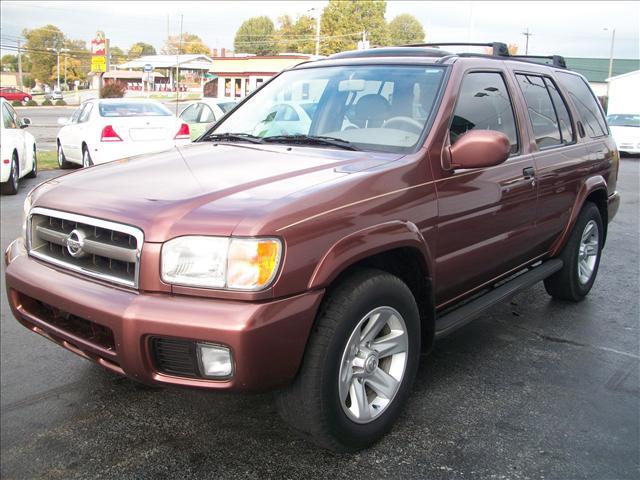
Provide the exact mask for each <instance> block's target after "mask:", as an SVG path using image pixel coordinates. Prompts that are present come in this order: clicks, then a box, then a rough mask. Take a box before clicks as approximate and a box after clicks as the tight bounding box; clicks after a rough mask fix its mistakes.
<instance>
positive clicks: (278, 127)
mask: <svg viewBox="0 0 640 480" xmlns="http://www.w3.org/2000/svg"><path fill="white" fill-rule="evenodd" d="M315 105H317V104H316V103H312V102H282V103H276V104H274V105H272V106H271V107H270V108H269V109H268V111H266V112H265V114H264V118H263V119H262V121H261V122H260V123H258V124H257V125H256V126H255V128H254V130H253V132H252V134H253V135H256V136H258V137H265V136H273V135H297V134H304V133H306V132H308V131H309V127H310V126H311V117H312V116H313V109H314V108H315Z"/></svg>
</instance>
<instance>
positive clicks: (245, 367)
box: [5, 239, 323, 391]
mask: <svg viewBox="0 0 640 480" xmlns="http://www.w3.org/2000/svg"><path fill="white" fill-rule="evenodd" d="M5 264H6V266H7V268H6V284H7V295H8V297H9V304H10V305H11V309H12V311H13V314H14V315H15V317H16V318H17V319H18V321H19V322H20V323H22V324H23V325H24V326H25V327H27V328H28V329H30V330H32V331H34V332H36V333H39V334H41V335H43V336H44V337H46V338H48V339H49V340H52V341H54V342H55V343H57V344H59V345H61V346H63V347H64V348H66V349H68V350H71V351H72V352H74V353H76V354H78V355H81V356H83V357H85V358H88V359H90V360H93V361H94V362H96V363H98V364H100V365H102V366H103V367H105V368H108V369H109V370H112V371H114V372H116V373H119V374H123V375H127V376H129V377H131V378H133V379H135V380H137V381H140V382H143V383H148V384H162V385H178V386H183V387H200V388H206V389H214V390H215V389H226V390H237V391H262V390H268V389H272V388H276V387H279V386H282V385H286V384H287V383H288V382H290V381H291V380H292V379H293V377H294V376H295V374H296V372H297V370H298V367H299V365H300V362H301V360H302V356H303V353H304V348H305V345H306V343H307V338H308V336H309V332H310V330H311V325H312V323H313V319H314V317H315V314H316V311H317V308H318V305H319V303H320V300H321V298H322V295H323V291H320V290H318V291H311V292H307V293H304V294H301V295H297V296H294V297H288V298H284V299H279V300H272V301H268V302H239V301H228V300H216V299H207V298H194V297H188V296H182V295H169V294H159V293H146V292H136V291H131V290H126V289H122V288H117V287H114V286H111V285H107V284H103V283H99V282H96V281H92V280H89V279H87V278H86V277H82V276H78V275H75V274H73V273H70V272H67V271H64V270H58V269H57V268H54V267H52V266H50V265H47V264H44V263H41V262H40V261H38V260H35V259H33V258H31V257H29V256H28V255H27V252H26V249H25V246H24V242H23V241H22V240H20V239H19V240H16V241H14V242H13V243H12V244H11V245H10V246H9V247H8V248H7V251H6V252H5ZM39 302H42V303H44V304H46V305H48V306H51V307H54V308H55V309H59V310H62V311H64V312H68V313H70V314H72V315H74V316H76V317H80V318H81V319H84V320H86V321H88V322H90V323H91V324H96V325H98V326H99V327H107V328H109V329H110V330H111V331H112V332H113V346H112V347H107V346H105V345H103V344H100V343H99V342H95V341H93V340H91V339H89V338H88V337H83V336H82V335H79V334H77V332H74V331H69V330H65V329H64V328H60V327H59V325H57V324H54V323H53V322H51V321H50V319H49V318H47V315H46V314H45V313H44V310H42V309H41V308H37V307H36V305H39V304H40V303H39ZM154 336H155V337H167V338H179V339H187V340H196V341H204V342H210V343H216V344H222V345H225V346H228V347H229V348H230V349H231V351H232V354H233V361H234V375H233V376H232V377H231V378H229V379H225V380H209V379H199V378H186V377H178V376H173V375H167V374H165V373H160V372H158V371H156V369H155V367H154V362H153V360H152V352H151V346H150V339H151V338H152V337H154Z"/></svg>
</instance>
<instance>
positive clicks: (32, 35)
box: [22, 25, 65, 82]
mask: <svg viewBox="0 0 640 480" xmlns="http://www.w3.org/2000/svg"><path fill="white" fill-rule="evenodd" d="M22 35H23V36H24V37H25V38H26V39H27V42H26V44H25V51H26V53H27V54H28V55H29V59H30V60H31V64H32V67H31V73H32V74H33V76H34V77H35V78H36V79H38V80H39V81H41V82H49V81H50V80H52V78H54V77H52V76H51V72H52V69H53V68H54V67H55V66H56V54H55V52H52V51H49V50H47V49H49V48H53V49H59V48H63V47H64V43H65V42H64V40H65V39H64V34H63V33H62V32H61V31H60V29H59V28H58V27H56V26H55V25H45V26H44V27H40V28H36V29H34V30H27V29H25V30H23V32H22Z"/></svg>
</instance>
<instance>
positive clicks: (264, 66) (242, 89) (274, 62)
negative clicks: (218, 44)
mask: <svg viewBox="0 0 640 480" xmlns="http://www.w3.org/2000/svg"><path fill="white" fill-rule="evenodd" d="M314 58H316V57H315V56H314V55H305V54H298V53H295V54H280V55H273V56H264V57H261V56H253V55H244V56H234V57H225V56H222V57H214V58H213V65H212V66H211V68H210V70H209V74H210V76H214V78H213V80H210V81H209V82H207V83H206V84H205V85H204V96H205V97H215V98H243V97H245V96H247V95H248V94H249V93H251V92H252V91H254V90H255V89H256V88H258V87H260V85H262V84H263V83H264V82H266V81H267V80H269V79H270V78H271V77H273V76H275V75H276V74H278V73H280V72H281V71H282V70H284V69H286V68H289V67H293V66H294V65H297V64H299V63H302V62H306V61H309V60H312V59H314Z"/></svg>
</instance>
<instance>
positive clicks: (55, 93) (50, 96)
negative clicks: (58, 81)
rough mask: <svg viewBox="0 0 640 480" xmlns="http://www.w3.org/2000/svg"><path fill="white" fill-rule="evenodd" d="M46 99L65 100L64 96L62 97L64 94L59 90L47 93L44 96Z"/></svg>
mask: <svg viewBox="0 0 640 480" xmlns="http://www.w3.org/2000/svg"><path fill="white" fill-rule="evenodd" d="M44 98H45V99H46V100H52V101H55V100H63V96H62V92H61V91H60V90H58V89H57V88H56V89H55V90H51V91H49V92H47V93H45V94H44Z"/></svg>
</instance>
